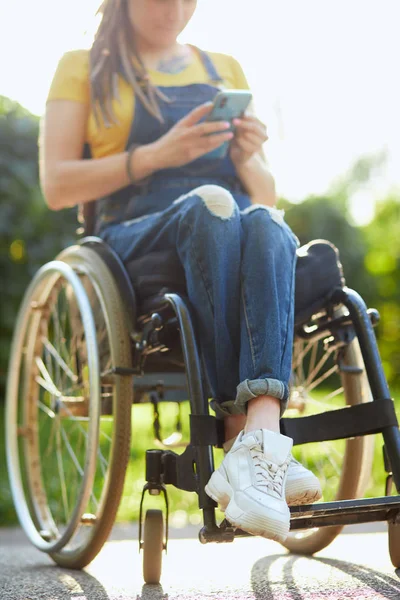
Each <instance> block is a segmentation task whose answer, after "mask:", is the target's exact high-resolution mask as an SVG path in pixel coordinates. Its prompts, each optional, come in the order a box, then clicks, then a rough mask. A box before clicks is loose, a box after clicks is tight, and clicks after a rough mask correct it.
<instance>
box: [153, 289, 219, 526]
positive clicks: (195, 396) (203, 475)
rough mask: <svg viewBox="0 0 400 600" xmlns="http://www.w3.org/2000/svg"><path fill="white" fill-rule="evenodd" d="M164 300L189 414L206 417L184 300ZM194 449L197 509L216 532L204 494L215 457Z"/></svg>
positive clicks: (170, 296) (211, 507)
mask: <svg viewBox="0 0 400 600" xmlns="http://www.w3.org/2000/svg"><path fill="white" fill-rule="evenodd" d="M164 298H165V299H166V300H167V301H168V302H169V303H170V305H171V306H172V308H173V310H174V312H175V314H176V316H177V318H178V323H179V332H180V337H181V343H182V352H183V356H184V361H185V365H186V367H187V368H186V378H187V382H188V389H189V400H190V408H191V412H192V414H193V415H208V414H209V410H208V399H207V397H206V394H205V392H204V388H203V379H202V370H201V363H200V358H199V355H198V352H197V346H196V339H195V335H194V329H193V324H192V319H191V315H190V310H189V307H188V306H187V304H186V303H185V301H184V299H183V298H182V297H181V296H178V295H177V294H164ZM191 438H192V435H191ZM194 448H195V451H196V457H197V461H196V462H197V479H198V485H199V489H198V494H199V507H200V508H201V509H203V512H204V525H205V526H206V527H207V528H211V529H214V528H217V524H216V521H215V506H216V503H215V502H214V500H212V499H211V498H210V497H209V496H208V495H207V494H206V492H205V490H204V488H205V486H206V484H207V482H208V480H209V479H210V477H211V475H212V473H213V471H214V455H213V451H212V447H211V446H194Z"/></svg>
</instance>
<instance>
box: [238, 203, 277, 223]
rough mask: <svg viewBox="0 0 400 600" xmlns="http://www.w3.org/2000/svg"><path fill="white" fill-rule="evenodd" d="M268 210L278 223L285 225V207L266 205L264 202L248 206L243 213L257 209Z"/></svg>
mask: <svg viewBox="0 0 400 600" xmlns="http://www.w3.org/2000/svg"><path fill="white" fill-rule="evenodd" d="M260 209H261V210H266V211H267V212H268V213H269V214H270V216H271V219H272V220H273V221H275V223H277V224H278V225H283V224H284V222H285V219H284V217H285V211H284V210H283V209H279V208H275V207H274V206H264V204H252V205H251V206H249V207H248V208H245V209H244V210H243V211H242V214H244V215H247V214H249V213H252V212H254V211H255V210H260Z"/></svg>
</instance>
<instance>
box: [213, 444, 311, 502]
mask: <svg viewBox="0 0 400 600" xmlns="http://www.w3.org/2000/svg"><path fill="white" fill-rule="evenodd" d="M235 439H236V438H232V439H230V440H228V441H227V442H225V443H224V445H223V448H224V452H225V454H227V453H228V452H229V451H230V449H231V448H232V446H233V444H234V443H235ZM285 497H286V502H287V503H288V505H289V506H300V505H301V504H312V503H313V502H316V501H317V500H319V499H320V498H322V490H321V484H320V482H319V479H318V478H317V477H316V476H315V475H314V473H312V472H311V471H309V470H308V469H306V468H305V467H303V465H302V464H301V463H299V462H298V461H297V460H296V459H295V458H293V456H291V461H290V464H289V467H288V472H287V479H286V487H285Z"/></svg>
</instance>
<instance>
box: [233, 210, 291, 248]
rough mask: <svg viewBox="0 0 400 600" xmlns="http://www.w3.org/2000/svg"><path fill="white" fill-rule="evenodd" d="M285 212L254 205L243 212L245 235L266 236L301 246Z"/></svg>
mask: <svg viewBox="0 0 400 600" xmlns="http://www.w3.org/2000/svg"><path fill="white" fill-rule="evenodd" d="M284 215H285V211H283V210H280V209H278V208H275V207H274V206H264V205H263V204H252V205H251V206H249V207H248V208H246V209H244V210H243V211H242V212H241V217H242V225H243V229H244V232H245V234H246V233H247V234H248V235H260V234H261V235H265V234H267V235H268V237H272V238H275V239H277V240H278V239H281V240H282V241H285V240H287V239H289V240H290V241H291V242H294V243H295V245H296V246H299V240H298V239H297V237H296V235H295V234H294V233H293V231H292V230H291V229H290V227H289V225H288V224H287V223H286V221H285V218H284Z"/></svg>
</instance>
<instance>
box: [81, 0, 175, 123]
mask: <svg viewBox="0 0 400 600" xmlns="http://www.w3.org/2000/svg"><path fill="white" fill-rule="evenodd" d="M97 12H98V14H101V15H102V18H101V21H100V25H99V27H98V30H97V33H96V35H95V38H94V42H93V45H92V48H91V50H90V83H91V95H92V100H91V102H92V108H93V111H94V114H95V117H96V121H97V122H99V120H100V118H101V119H102V120H103V122H104V124H105V125H106V127H109V126H110V125H111V124H112V123H116V119H115V115H114V113H113V109H112V101H113V99H118V97H119V96H118V75H121V76H122V77H123V78H124V79H125V80H126V81H127V83H129V84H130V85H131V86H132V88H133V91H134V93H135V94H136V95H137V96H138V97H139V98H140V100H141V101H142V102H143V104H144V106H145V107H146V109H147V110H148V111H149V113H150V114H152V115H153V116H154V117H156V118H157V119H158V120H159V121H161V122H162V121H163V118H162V115H161V111H160V108H159V105H158V98H162V99H163V100H164V101H166V102H168V101H169V99H168V98H167V97H166V96H165V95H164V94H162V93H161V92H160V91H159V90H158V89H157V87H155V86H154V85H152V84H151V82H150V79H149V77H148V74H147V71H146V67H145V66H144V64H143V61H142V59H141V58H140V55H139V53H138V51H137V49H136V46H135V39H134V37H135V36H134V33H133V31H132V27H131V24H130V19H129V13H128V0H104V1H103V3H102V4H101V6H100V8H99V10H98V11H97Z"/></svg>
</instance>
